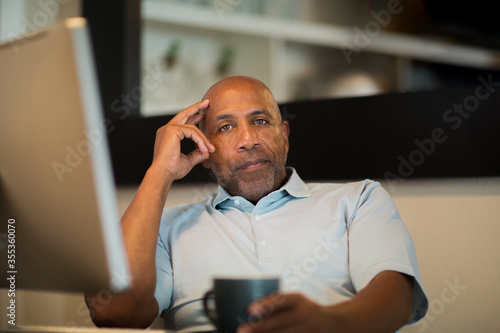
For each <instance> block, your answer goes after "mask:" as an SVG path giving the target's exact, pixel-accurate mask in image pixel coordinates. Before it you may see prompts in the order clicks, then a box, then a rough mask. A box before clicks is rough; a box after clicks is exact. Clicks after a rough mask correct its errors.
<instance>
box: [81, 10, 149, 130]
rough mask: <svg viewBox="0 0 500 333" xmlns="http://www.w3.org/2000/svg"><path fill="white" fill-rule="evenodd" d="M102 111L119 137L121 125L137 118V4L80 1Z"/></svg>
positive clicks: (138, 53) (138, 112)
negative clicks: (89, 38) (97, 81)
mask: <svg viewBox="0 0 500 333" xmlns="http://www.w3.org/2000/svg"><path fill="white" fill-rule="evenodd" d="M82 12H83V16H84V17H85V18H86V19H87V21H88V23H89V28H90V33H91V37H92V43H93V49H94V50H93V51H94V57H95V60H96V67H97V72H98V79H99V86H100V92H101V96H102V103H103V110H104V113H105V116H106V118H107V119H108V122H110V123H111V125H110V126H109V127H110V128H112V130H111V131H110V133H109V137H110V138H111V139H114V138H115V137H116V136H117V135H119V133H120V130H121V128H122V126H123V124H122V123H123V121H124V120H125V119H127V118H134V117H138V116H139V115H140V66H139V64H140V33H141V20H140V0H107V1H96V0H84V1H82Z"/></svg>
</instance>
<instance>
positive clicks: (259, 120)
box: [255, 119, 268, 125]
mask: <svg viewBox="0 0 500 333" xmlns="http://www.w3.org/2000/svg"><path fill="white" fill-rule="evenodd" d="M267 123H268V121H267V120H266V119H257V120H255V124H256V125H265V124H267Z"/></svg>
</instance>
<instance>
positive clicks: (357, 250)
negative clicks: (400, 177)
mask: <svg viewBox="0 0 500 333" xmlns="http://www.w3.org/2000/svg"><path fill="white" fill-rule="evenodd" d="M287 172H289V173H291V176H290V178H289V180H288V182H287V183H286V184H285V185H284V186H283V187H282V188H280V189H279V190H276V191H274V192H272V193H270V194H268V195H267V196H265V197H263V198H262V199H261V200H260V201H259V202H258V203H257V204H256V205H253V204H252V203H251V202H249V201H248V200H246V199H245V198H243V197H240V196H234V197H233V196H230V195H229V194H228V193H227V192H226V191H225V190H224V189H223V188H222V187H220V186H219V188H218V193H214V194H212V195H209V196H208V198H207V199H206V200H204V201H203V202H200V203H195V204H189V205H181V206H176V207H172V208H167V209H165V211H164V214H163V216H162V221H161V226H160V234H159V237H158V246H157V254H156V265H157V285H156V291H155V298H156V300H157V301H158V305H159V307H160V313H162V316H163V317H164V318H165V323H166V327H167V328H169V329H183V328H188V327H191V328H193V327H198V328H199V329H200V330H207V329H211V328H212V326H211V325H210V324H209V322H208V320H207V318H206V317H205V315H204V313H203V305H202V301H201V300H202V298H203V295H204V293H205V292H206V291H208V290H209V289H210V288H211V287H212V279H213V278H214V277H242V276H250V277H263V276H266V277H267V276H276V277H279V278H281V291H282V292H300V293H303V294H304V295H305V296H307V297H309V298H311V299H313V300H314V301H316V302H318V303H320V304H323V305H331V304H336V303H339V302H342V301H345V300H348V299H350V298H351V297H352V296H353V295H354V294H355V293H356V292H357V291H359V290H361V289H362V288H363V287H365V286H366V285H367V284H368V283H369V282H370V281H371V280H372V279H373V278H374V277H375V276H376V275H377V274H378V273H380V272H382V271H384V270H394V271H398V272H401V273H405V274H408V275H410V276H413V277H414V278H415V282H416V283H415V288H414V304H413V309H414V315H413V321H417V320H419V319H420V318H422V317H423V316H424V315H425V312H426V311H427V307H428V300H427V297H426V295H425V293H424V291H423V289H422V287H421V282H420V276H419V272H418V266H417V258H416V253H415V248H414V245H413V241H412V239H411V236H410V234H409V233H408V231H407V229H406V228H405V226H404V224H403V223H402V221H401V219H400V216H399V213H398V211H397V208H396V206H395V204H394V202H393V201H392V199H391V198H390V196H389V194H388V193H387V192H386V191H385V190H384V189H383V188H382V186H381V185H380V184H379V183H377V182H374V181H371V180H364V181H360V182H352V183H347V184H335V183H322V184H306V183H304V182H303V181H302V179H301V178H300V177H299V175H298V174H297V173H296V172H295V170H293V169H292V168H287Z"/></svg>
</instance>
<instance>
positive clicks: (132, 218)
mask: <svg viewBox="0 0 500 333" xmlns="http://www.w3.org/2000/svg"><path fill="white" fill-rule="evenodd" d="M207 107H208V101H207V100H205V101H203V102H200V103H197V104H195V105H193V106H191V107H189V108H187V109H185V110H183V111H181V112H179V114H177V115H176V116H175V117H174V118H172V120H171V121H170V122H169V123H168V124H167V125H165V126H163V127H162V128H160V129H159V130H158V131H157V133H156V141H155V147H154V157H153V162H152V164H151V166H150V168H149V169H148V171H147V172H146V175H145V176H144V179H143V180H142V183H141V185H140V186H139V189H138V191H137V193H136V195H135V197H134V199H133V200H132V202H131V204H130V206H129V207H128V209H127V211H126V212H125V214H124V215H123V217H122V221H121V227H122V233H123V238H124V244H125V248H126V251H127V255H128V261H129V266H130V271H131V276H132V288H131V289H130V290H128V291H126V292H123V293H120V294H113V295H112V296H111V298H109V299H106V300H105V301H102V300H101V301H100V299H99V297H98V295H99V294H86V301H87V305H88V307H89V310H90V312H91V316H92V319H93V320H94V323H95V324H96V325H97V326H112V327H147V326H149V325H150V324H151V323H152V322H153V320H154V319H155V318H156V316H157V314H158V304H157V302H156V300H155V298H154V292H155V287H156V263H155V257H156V244H157V240H158V232H159V228H160V221H161V214H162V212H163V208H164V206H165V201H166V199H167V195H168V192H169V190H170V187H171V185H172V183H173V181H174V180H176V179H180V178H183V177H184V176H185V175H187V174H188V173H189V172H190V171H191V169H192V168H193V167H194V166H195V165H196V164H198V163H200V162H201V161H203V160H205V159H207V158H208V157H209V152H213V151H214V150H215V148H214V147H213V146H212V145H211V143H210V142H209V141H208V139H207V138H206V137H205V135H204V134H203V133H202V132H201V131H200V130H199V129H198V128H197V127H196V124H198V123H199V122H200V121H201V120H202V119H203V117H204V115H203V113H200V111H201V110H204V109H206V108H207ZM186 138H187V139H191V140H193V141H194V142H195V143H196V145H197V146H198V149H197V150H195V151H193V152H191V153H190V154H188V155H184V154H182V153H181V151H180V146H181V143H180V142H181V141H182V140H183V139H186Z"/></svg>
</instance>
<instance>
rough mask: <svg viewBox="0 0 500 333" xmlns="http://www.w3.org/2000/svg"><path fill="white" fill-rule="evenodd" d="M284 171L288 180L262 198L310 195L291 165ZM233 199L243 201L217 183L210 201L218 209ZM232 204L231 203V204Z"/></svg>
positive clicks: (303, 196)
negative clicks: (217, 185)
mask: <svg viewBox="0 0 500 333" xmlns="http://www.w3.org/2000/svg"><path fill="white" fill-rule="evenodd" d="M286 171H287V173H288V174H290V173H291V175H290V178H288V181H287V182H286V183H285V185H283V186H282V187H281V188H280V189H278V190H276V191H273V192H271V193H269V194H268V195H267V196H265V197H264V198H268V197H269V198H270V199H271V198H272V199H274V200H278V199H280V198H282V197H285V196H291V197H294V198H307V197H310V196H311V191H310V190H309V187H308V186H307V185H306V183H304V181H303V180H302V179H301V178H300V176H299V175H298V174H297V171H295V169H294V168H292V167H287V168H286ZM264 198H262V199H261V200H263V199H264ZM235 200H240V201H245V202H247V201H246V200H245V199H244V198H242V197H233V196H231V195H230V194H229V193H228V192H227V191H226V190H225V189H224V188H223V187H222V186H220V185H219V187H218V192H217V195H216V196H215V198H214V199H213V201H212V206H213V207H214V208H216V209H220V208H223V207H225V206H226V204H227V203H229V202H234V201H235ZM231 206H232V204H231Z"/></svg>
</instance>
